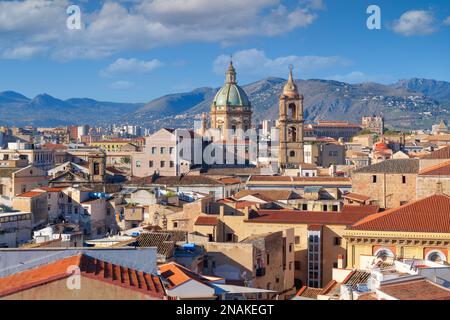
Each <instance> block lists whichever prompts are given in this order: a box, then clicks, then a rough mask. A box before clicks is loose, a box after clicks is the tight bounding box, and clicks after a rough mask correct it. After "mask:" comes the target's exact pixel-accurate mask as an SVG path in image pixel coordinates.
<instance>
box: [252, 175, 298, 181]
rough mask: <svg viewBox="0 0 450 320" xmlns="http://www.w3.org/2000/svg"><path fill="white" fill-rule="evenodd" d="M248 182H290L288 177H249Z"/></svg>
mask: <svg viewBox="0 0 450 320" xmlns="http://www.w3.org/2000/svg"><path fill="white" fill-rule="evenodd" d="M250 181H287V182H289V181H292V178H291V177H288V176H251V177H250Z"/></svg>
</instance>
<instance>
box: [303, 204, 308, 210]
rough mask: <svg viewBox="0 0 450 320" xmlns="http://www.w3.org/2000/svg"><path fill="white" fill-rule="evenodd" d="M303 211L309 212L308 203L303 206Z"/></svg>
mask: <svg viewBox="0 0 450 320" xmlns="http://www.w3.org/2000/svg"><path fill="white" fill-rule="evenodd" d="M302 210H303V211H307V210H308V204H307V203H304V204H302Z"/></svg>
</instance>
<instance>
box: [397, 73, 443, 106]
mask: <svg viewBox="0 0 450 320" xmlns="http://www.w3.org/2000/svg"><path fill="white" fill-rule="evenodd" d="M393 87H395V88H404V89H408V90H411V91H415V92H421V93H423V94H424V95H426V96H429V97H432V98H433V99H436V100H437V101H440V102H447V101H450V83H449V82H446V81H437V80H428V79H418V78H413V79H409V80H400V81H399V82H397V83H396V84H394V85H393Z"/></svg>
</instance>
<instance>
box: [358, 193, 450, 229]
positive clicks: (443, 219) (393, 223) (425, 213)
mask: <svg viewBox="0 0 450 320" xmlns="http://www.w3.org/2000/svg"><path fill="white" fill-rule="evenodd" d="M349 229H351V230H369V231H399V232H435V233H450V197H449V196H446V195H433V196H430V197H428V198H424V199H421V200H417V201H414V202H411V203H408V204H406V205H404V206H401V207H399V208H394V209H390V210H387V211H384V212H380V213H377V214H373V215H370V216H368V217H366V218H364V219H362V220H361V221H358V222H356V223H355V224H353V225H352V226H351V227H350V228H349Z"/></svg>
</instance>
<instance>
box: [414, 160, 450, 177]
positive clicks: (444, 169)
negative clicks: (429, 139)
mask: <svg viewBox="0 0 450 320" xmlns="http://www.w3.org/2000/svg"><path fill="white" fill-rule="evenodd" d="M449 175H450V161H446V162H443V163H440V164H437V165H435V166H431V167H428V168H425V169H423V170H422V171H420V172H419V176H449Z"/></svg>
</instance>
